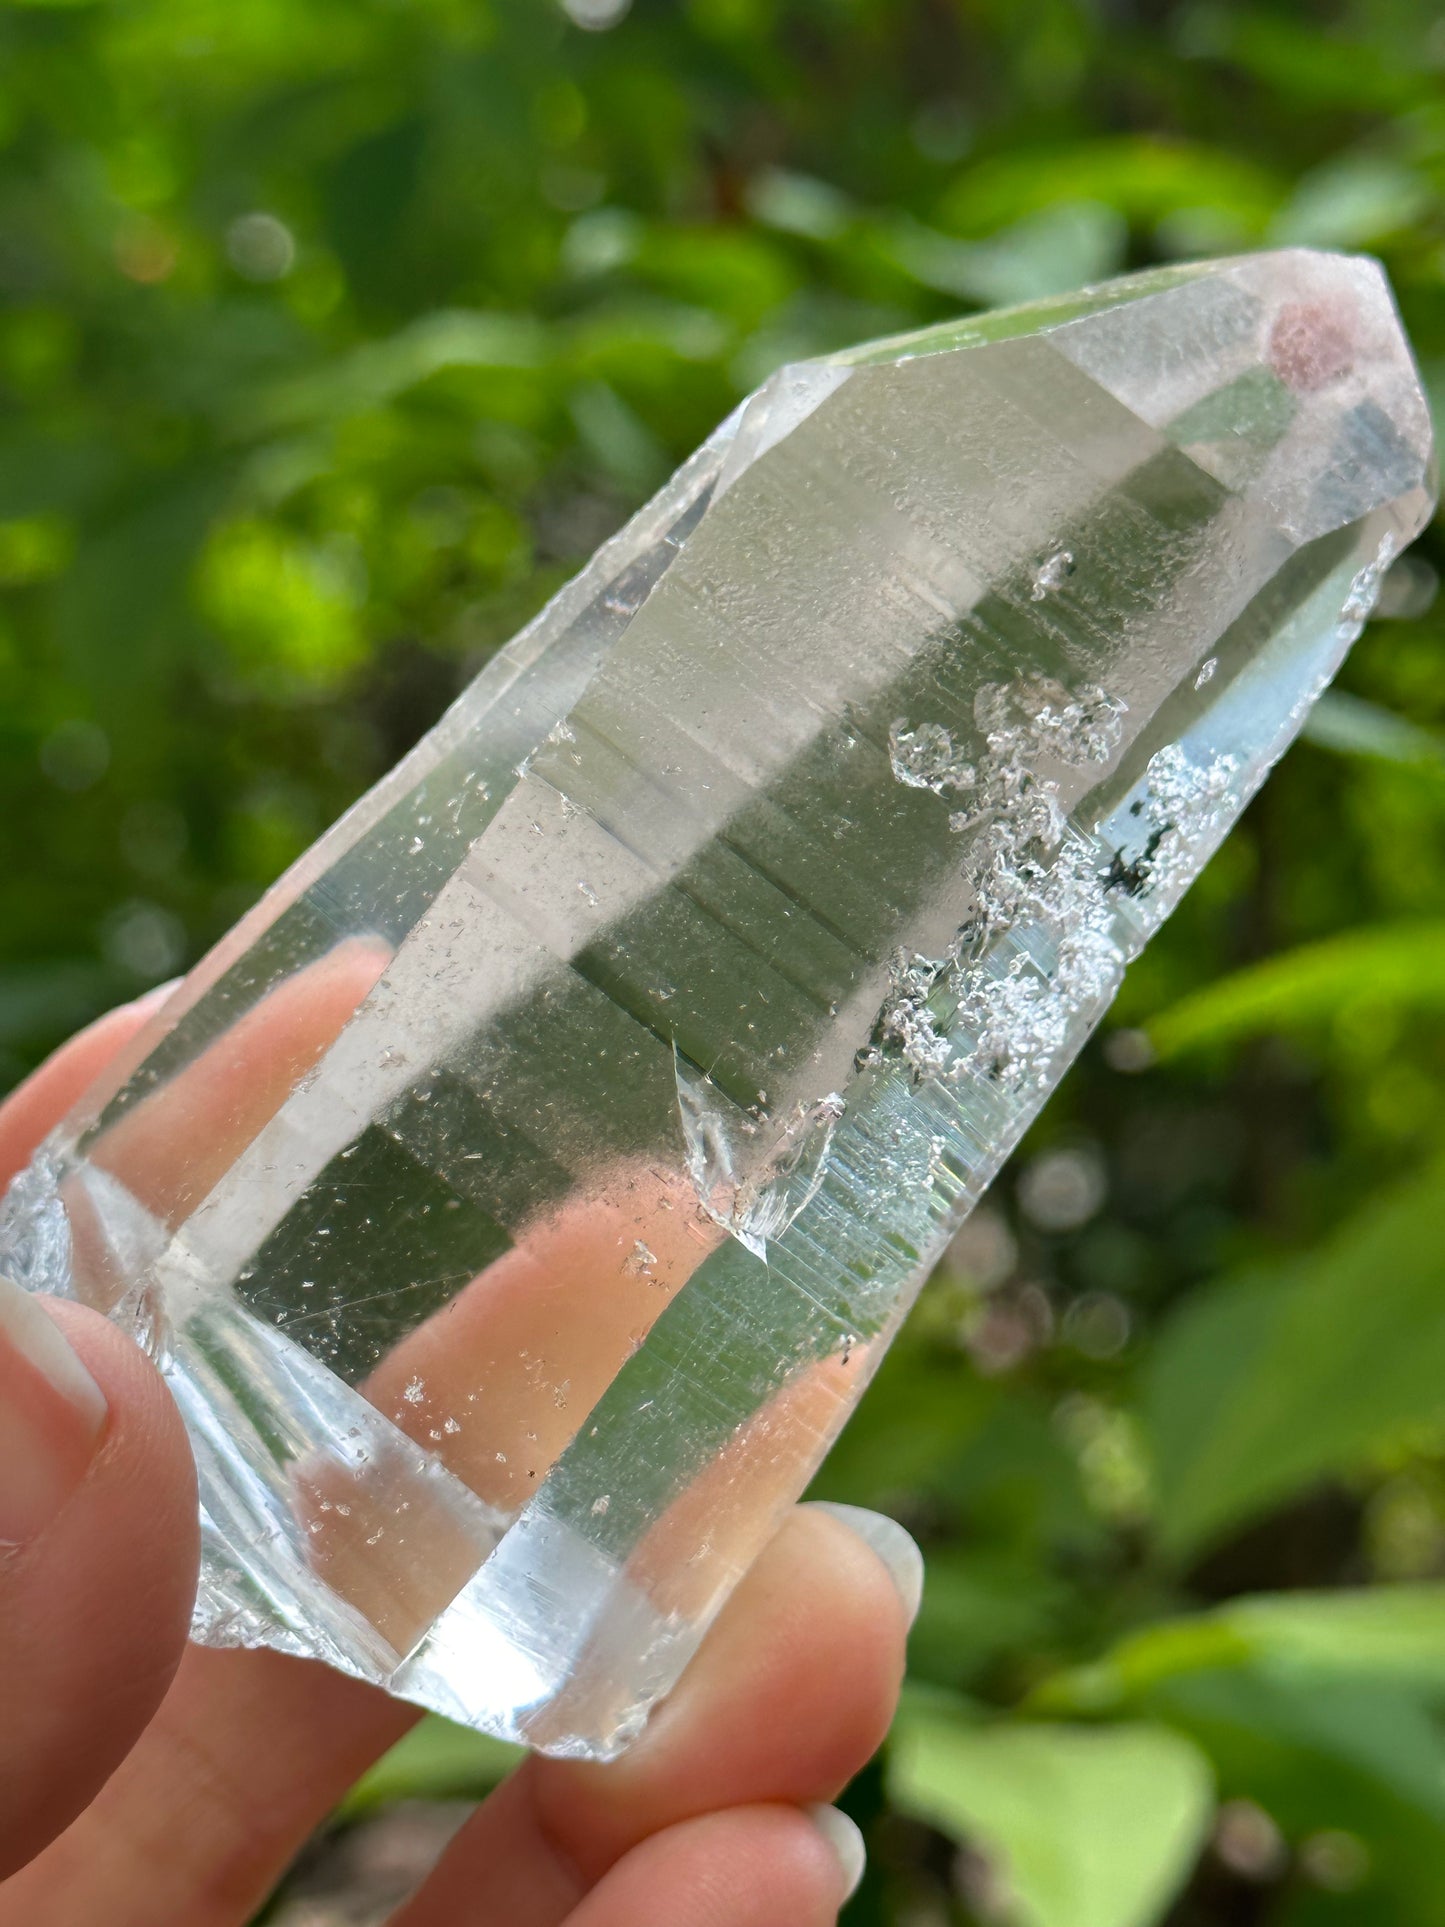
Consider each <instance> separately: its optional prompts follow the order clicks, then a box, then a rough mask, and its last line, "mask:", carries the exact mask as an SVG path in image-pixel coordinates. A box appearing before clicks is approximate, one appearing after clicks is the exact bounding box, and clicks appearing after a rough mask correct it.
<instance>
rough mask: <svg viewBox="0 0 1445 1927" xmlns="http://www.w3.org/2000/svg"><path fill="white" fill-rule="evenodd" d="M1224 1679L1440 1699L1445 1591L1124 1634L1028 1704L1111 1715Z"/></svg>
mask: <svg viewBox="0 0 1445 1927" xmlns="http://www.w3.org/2000/svg"><path fill="white" fill-rule="evenodd" d="M1229 1670H1241V1671H1249V1672H1253V1673H1258V1674H1270V1675H1273V1676H1274V1677H1275V1678H1277V1679H1279V1680H1281V1681H1283V1682H1285V1683H1288V1684H1294V1685H1297V1686H1300V1687H1303V1688H1306V1689H1307V1688H1308V1687H1309V1686H1310V1684H1311V1683H1312V1682H1318V1681H1321V1680H1328V1679H1353V1680H1358V1681H1371V1680H1373V1681H1376V1682H1378V1683H1380V1684H1381V1685H1388V1684H1393V1685H1396V1686H1408V1687H1410V1688H1413V1689H1415V1690H1417V1691H1419V1692H1422V1693H1428V1695H1429V1696H1430V1697H1432V1698H1434V1697H1440V1698H1445V1585H1421V1586H1388V1587H1382V1588H1378V1589H1373V1590H1349V1591H1340V1592H1326V1593H1308V1592H1302V1593H1280V1594H1274V1595H1268V1596H1263V1597H1257V1598H1252V1599H1238V1600H1231V1601H1230V1602H1229V1603H1228V1604H1227V1605H1224V1606H1220V1607H1217V1608H1216V1609H1215V1610H1214V1611H1213V1612H1208V1613H1197V1614H1194V1615H1191V1616H1190V1617H1187V1618H1183V1619H1168V1620H1163V1621H1161V1622H1160V1623H1159V1624H1157V1625H1153V1626H1147V1627H1144V1628H1143V1629H1142V1630H1140V1631H1139V1632H1136V1633H1131V1634H1129V1635H1128V1636H1127V1637H1126V1638H1125V1639H1123V1640H1121V1641H1120V1642H1119V1644H1118V1645H1117V1646H1115V1647H1114V1649H1113V1650H1112V1651H1111V1652H1110V1653H1108V1654H1107V1655H1106V1656H1105V1657H1104V1658H1103V1659H1101V1660H1097V1661H1095V1662H1093V1663H1092V1664H1090V1665H1087V1666H1082V1667H1078V1668H1076V1669H1074V1670H1073V1671H1071V1672H1067V1673H1064V1674H1061V1675H1059V1676H1057V1677H1055V1678H1054V1679H1052V1680H1049V1681H1047V1682H1046V1683H1045V1684H1044V1685H1043V1686H1042V1687H1041V1688H1040V1689H1039V1691H1038V1693H1037V1694H1036V1695H1035V1704H1036V1705H1037V1706H1038V1708H1039V1709H1040V1711H1043V1712H1046V1713H1053V1714H1058V1713H1091V1712H1101V1711H1114V1710H1117V1709H1120V1708H1123V1707H1127V1706H1128V1705H1130V1704H1131V1703H1137V1702H1138V1700H1139V1699H1140V1698H1141V1696H1143V1695H1144V1694H1147V1693H1149V1692H1150V1691H1152V1690H1153V1689H1154V1688H1155V1687H1157V1686H1160V1685H1162V1684H1163V1683H1164V1682H1166V1681H1168V1680H1172V1679H1178V1678H1181V1677H1184V1676H1186V1675H1188V1674H1191V1673H1207V1672H1219V1671H1229ZM1442 1792H1445V1789H1442Z"/></svg>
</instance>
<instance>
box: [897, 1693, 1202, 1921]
mask: <svg viewBox="0 0 1445 1927" xmlns="http://www.w3.org/2000/svg"><path fill="white" fill-rule="evenodd" d="M889 1760H890V1767H889V1774H890V1785H891V1789H892V1793H893V1797H894V1800H895V1801H896V1803H897V1804H898V1806H899V1807H900V1808H901V1809H902V1810H903V1811H904V1812H905V1813H909V1814H912V1815H913V1816H914V1817H915V1818H917V1819H921V1820H927V1821H928V1822H930V1824H932V1825H933V1826H936V1827H939V1828H941V1829H942V1830H943V1831H944V1832H945V1833H948V1834H950V1835H951V1836H952V1837H953V1838H954V1839H957V1840H965V1841H967V1842H968V1843H969V1844H970V1845H972V1846H974V1847H976V1848H977V1849H979V1850H980V1851H982V1852H983V1853H984V1854H985V1855H986V1856H987V1858H988V1859H989V1861H990V1862H991V1863H992V1865H993V1868H994V1871H995V1874H996V1877H997V1880H998V1883H999V1886H1000V1888H1001V1891H1002V1894H1003V1895H1004V1896H1005V1898H1004V1900H1003V1902H1002V1911H1001V1913H1000V1916H999V1917H1000V1918H1002V1919H1006V1920H1008V1921H1011V1922H1018V1923H1019V1927H1147V1924H1148V1923H1149V1922H1152V1921H1154V1920H1157V1919H1158V1917H1159V1914H1160V1912H1161V1910H1162V1909H1163V1908H1164V1906H1165V1905H1166V1904H1167V1903H1168V1901H1169V1900H1170V1899H1171V1898H1172V1896H1173V1895H1174V1894H1175V1892H1176V1891H1177V1890H1178V1888H1179V1887H1180V1886H1181V1885H1182V1884H1183V1881H1184V1879H1185V1877H1186V1875H1187V1874H1188V1872H1189V1869H1190V1868H1191V1867H1192V1865H1193V1863H1194V1859H1195V1856H1196V1854H1197V1853H1198V1851H1199V1848H1200V1845H1201V1844H1202V1841H1203V1838H1204V1834H1205V1831H1206V1829H1207V1828H1208V1825H1209V1821H1210V1816H1211V1814H1212V1812H1213V1805H1214V1799H1213V1784H1212V1776H1211V1774H1210V1770H1209V1765H1208V1762H1207V1761H1206V1760H1205V1758H1204V1756H1203V1755H1202V1754H1201V1753H1200V1752H1199V1751H1198V1749H1197V1748H1196V1747H1194V1746H1193V1745H1191V1744H1190V1743H1189V1741H1187V1740H1185V1739H1183V1738H1181V1737H1180V1735H1179V1734H1177V1733H1171V1732H1169V1731H1168V1730H1167V1729H1166V1728H1164V1727H1158V1726H1142V1725H1140V1726H1116V1727H1107V1728H1100V1729H1089V1728H1081V1727H1068V1726H1044V1725H1038V1726H1035V1725H1013V1726H992V1727H977V1726H973V1725H971V1724H969V1723H968V1721H967V1720H966V1718H965V1717H963V1716H962V1715H961V1714H958V1713H949V1712H947V1711H945V1710H943V1709H942V1708H941V1707H940V1706H938V1705H933V1704H923V1705H913V1706H909V1707H907V1708H905V1710H904V1711H903V1713H902V1714H901V1715H900V1717H899V1720H898V1722H897V1724H896V1726H895V1728H894V1735H893V1741H892V1745H891V1748H890V1754H889Z"/></svg>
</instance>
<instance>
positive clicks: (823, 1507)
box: [812, 1499, 923, 1626]
mask: <svg viewBox="0 0 1445 1927" xmlns="http://www.w3.org/2000/svg"><path fill="white" fill-rule="evenodd" d="M812 1503H813V1504H814V1505H815V1506H816V1507H817V1508H818V1510H819V1512H826V1513H829V1514H830V1515H831V1516H832V1517H833V1518H835V1519H836V1520H838V1522H839V1524H840V1525H845V1526H847V1528H848V1530H849V1531H850V1532H851V1533H854V1534H855V1535H856V1536H857V1537H858V1538H859V1539H861V1540H862V1541H863V1543H864V1545H865V1546H867V1547H868V1548H869V1549H870V1550H871V1551H873V1552H876V1553H877V1555H878V1557H879V1558H880V1559H881V1560H882V1561H883V1563H884V1565H885V1566H887V1568H888V1573H889V1577H890V1578H891V1579H892V1581H893V1583H894V1585H895V1586H896V1587H897V1588H898V1597H899V1598H900V1599H901V1600H902V1601H903V1610H904V1611H905V1612H906V1613H907V1615H908V1623H909V1625H910V1626H911V1625H912V1624H913V1622H914V1620H915V1619H917V1617H918V1608H919V1605H920V1603H921V1602H922V1599H923V1554H922V1553H921V1552H920V1551H919V1550H918V1543H917V1541H916V1540H915V1539H914V1538H913V1536H912V1534H911V1533H908V1532H905V1531H904V1529H903V1527H902V1526H901V1525H899V1523H898V1521H897V1520H896V1519H890V1518H889V1517H888V1515H887V1513H886V1512H869V1511H868V1510H867V1509H866V1508H865V1507H863V1506H861V1505H839V1504H838V1503H837V1502H836V1501H835V1500H832V1499H814V1500H813V1501H812Z"/></svg>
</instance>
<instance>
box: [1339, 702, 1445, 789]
mask: <svg viewBox="0 0 1445 1927" xmlns="http://www.w3.org/2000/svg"><path fill="white" fill-rule="evenodd" d="M1304 735H1305V736H1306V737H1307V738H1308V739H1309V741H1310V742H1312V743H1318V744H1319V745H1320V747H1321V748H1322V749H1337V750H1340V751H1341V752H1342V753H1343V754H1345V755H1347V756H1372V757H1377V758H1378V759H1379V760H1380V761H1381V762H1385V763H1404V764H1407V765H1411V766H1414V767H1417V768H1421V769H1428V770H1432V771H1434V772H1436V773H1439V774H1445V735H1442V734H1441V733H1440V732H1439V731H1438V730H1433V729H1422V728H1421V727H1420V725H1419V724H1418V723H1412V722H1408V721H1407V720H1406V719H1405V717H1403V716H1396V715H1394V714H1393V713H1392V712H1391V711H1390V710H1388V709H1382V708H1381V706H1380V705H1379V704H1378V703H1371V702H1366V701H1365V699H1364V698H1363V697H1362V696H1352V695H1350V694H1349V693H1348V691H1346V690H1343V689H1327V690H1326V691H1325V693H1324V695H1323V696H1321V697H1320V699H1319V701H1318V702H1317V703H1316V704H1315V706H1314V708H1313V709H1312V710H1311V711H1310V713H1309V715H1308V717H1307V718H1306V719H1305V726H1304Z"/></svg>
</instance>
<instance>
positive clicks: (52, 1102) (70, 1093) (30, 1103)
mask: <svg viewBox="0 0 1445 1927" xmlns="http://www.w3.org/2000/svg"><path fill="white" fill-rule="evenodd" d="M171 988H172V986H171V985H170V984H162V985H161V986H160V988H159V989H158V990H153V991H151V992H150V994H149V995H148V996H146V997H141V998H139V999H138V1000H137V1001H136V1002H135V1003H133V1004H122V1005H121V1007H120V1008H119V1009H118V1010H110V1011H107V1012H106V1014H105V1016H104V1017H98V1018H97V1019H96V1020H95V1022H94V1023H93V1024H91V1025H89V1026H88V1028H86V1029H85V1030H82V1031H78V1032H77V1033H76V1035H75V1036H74V1037H72V1038H71V1039H70V1040H69V1042H68V1043H64V1044H62V1045H61V1046H60V1049H59V1050H57V1051H54V1052H52V1054H51V1055H50V1056H49V1057H47V1058H46V1060H45V1062H44V1063H43V1064H42V1065H41V1066H40V1068H39V1069H38V1070H36V1071H32V1072H31V1074H30V1076H29V1077H27V1078H26V1079H25V1081H24V1083H23V1084H19V1085H17V1086H16V1088H15V1089H14V1090H13V1091H12V1092H11V1093H10V1095H9V1096H8V1097H7V1098H6V1100H5V1103H4V1105H3V1107H0V1189H3V1188H4V1187H5V1186H6V1185H7V1184H8V1183H9V1182H10V1180H11V1178H13V1177H14V1175H15V1173H16V1172H17V1171H18V1170H20V1169H21V1167H22V1166H23V1165H25V1164H27V1163H28V1162H29V1160H30V1157H31V1155H32V1154H33V1152H34V1151H35V1148H36V1146H37V1145H38V1144H39V1143H40V1141H41V1139H42V1138H44V1137H45V1136H46V1135H47V1133H49V1132H50V1131H52V1130H54V1128H55V1126H56V1125H57V1124H58V1123H59V1122H60V1120H61V1118H63V1117H64V1116H65V1113H66V1112H67V1111H68V1110H69V1109H70V1107H71V1105H72V1104H74V1103H75V1102H76V1101H77V1099H78V1098H80V1097H81V1096H82V1094H83V1093H84V1092H85V1091H86V1090H87V1089H88V1088H89V1086H90V1085H91V1084H92V1083H93V1082H94V1080H95V1079H96V1078H97V1077H99V1075H100V1074H101V1072H102V1071H103V1070H104V1069H105V1068H106V1066H107V1065H108V1064H112V1063H113V1062H114V1061H115V1059H116V1057H117V1054H118V1053H119V1052H120V1051H122V1050H123V1049H124V1048H125V1046H126V1045H127V1044H128V1043H129V1042H130V1041H131V1039H132V1038H133V1037H135V1036H136V1035H137V1034H138V1033H139V1032H140V1031H142V1030H144V1029H145V1027H146V1025H147V1024H148V1023H149V1022H150V1019H151V1018H152V1017H153V1016H154V1015H155V1013H156V1012H157V1011H158V1010H159V1009H160V1007H161V1005H162V1004H163V1003H164V1002H165V1000H166V998H167V997H168V996H169V995H170V992H171Z"/></svg>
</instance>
